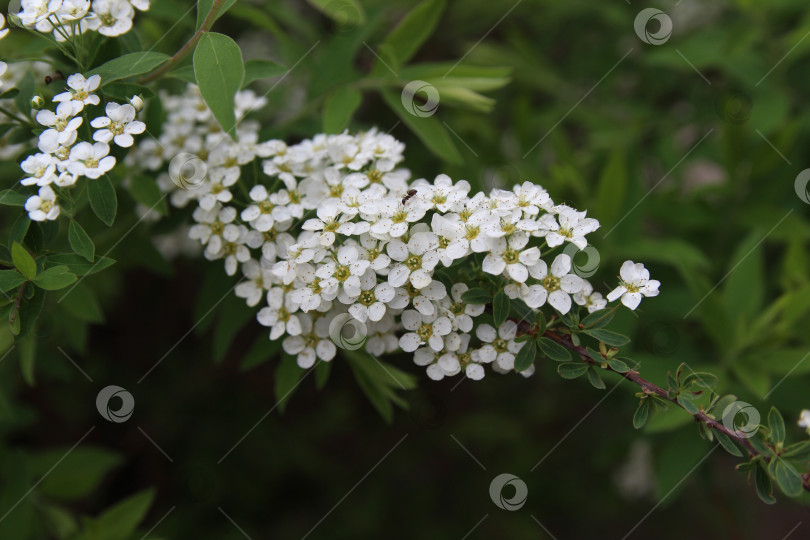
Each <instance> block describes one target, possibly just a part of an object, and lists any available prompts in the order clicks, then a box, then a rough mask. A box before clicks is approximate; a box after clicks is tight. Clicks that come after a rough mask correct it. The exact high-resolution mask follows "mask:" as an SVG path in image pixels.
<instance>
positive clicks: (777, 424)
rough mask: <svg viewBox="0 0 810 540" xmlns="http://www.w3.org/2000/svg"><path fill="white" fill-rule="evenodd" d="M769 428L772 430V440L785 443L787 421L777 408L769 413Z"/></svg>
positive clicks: (772, 408) (773, 408)
mask: <svg viewBox="0 0 810 540" xmlns="http://www.w3.org/2000/svg"><path fill="white" fill-rule="evenodd" d="M768 427H769V428H770V430H771V439H773V441H774V442H777V443H784V442H785V420H784V419H783V418H782V415H781V414H780V413H779V411H778V410H777V409H776V407H771V410H770V411H768Z"/></svg>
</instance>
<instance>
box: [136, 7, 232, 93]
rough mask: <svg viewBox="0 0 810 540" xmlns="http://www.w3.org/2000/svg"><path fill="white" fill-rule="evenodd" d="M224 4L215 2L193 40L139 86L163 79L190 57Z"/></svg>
mask: <svg viewBox="0 0 810 540" xmlns="http://www.w3.org/2000/svg"><path fill="white" fill-rule="evenodd" d="M224 3H225V0H214V3H213V4H212V5H211V11H209V12H208V15H207V16H206V17H205V20H204V21H203V23H202V25H201V26H200V28H199V30H197V32H196V33H195V34H194V35H193V36H191V39H189V40H188V41H187V42H186V44H185V45H183V46H182V47H181V48H180V50H179V51H177V52H176V53H175V54H174V56H172V57H171V58H169V59H168V60H167V61H166V62H165V63H163V64H161V65H160V67H158V68H157V69H156V70H154V71H153V72H151V73H148V74H146V75H144V76H143V77H141V78H140V79H138V84H146V83H149V82H152V81H154V80H155V79H158V78H160V77H162V76H163V74H164V73H166V72H168V71H171V70H172V69H174V67H176V66H177V64H179V63H180V62H182V61H183V60H184V59H185V58H186V56H188V55H189V53H191V51H193V50H194V48H195V47H196V46H197V42H198V41H200V38H202V37H203V34H205V33H206V32H208V31H209V30H211V27H212V26H214V21H216V20H217V13H218V12H219V8H221V7H222V4H224Z"/></svg>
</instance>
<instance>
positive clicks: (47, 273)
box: [34, 265, 78, 291]
mask: <svg viewBox="0 0 810 540" xmlns="http://www.w3.org/2000/svg"><path fill="white" fill-rule="evenodd" d="M77 279H78V278H77V277H76V274H73V273H71V272H70V270H69V269H68V267H67V266H64V265H63V266H54V267H51V268H48V269H47V270H43V271H42V272H40V273H39V275H38V276H37V277H36V278H34V283H35V284H36V286H37V287H39V288H40V289H45V290H46V291H57V290H59V289H64V288H65V287H67V286H68V285H71V284H72V283H74V282H75V281H76V280H77Z"/></svg>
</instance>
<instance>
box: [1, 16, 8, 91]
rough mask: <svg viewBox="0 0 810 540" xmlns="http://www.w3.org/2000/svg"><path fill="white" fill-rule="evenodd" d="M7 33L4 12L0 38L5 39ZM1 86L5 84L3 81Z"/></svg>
mask: <svg viewBox="0 0 810 540" xmlns="http://www.w3.org/2000/svg"><path fill="white" fill-rule="evenodd" d="M6 35H8V28H6V17H5V16H4V15H3V14H2V13H0V39H3V38H4V37H6ZM3 71H5V70H3ZM2 74H3V73H1V72H0V75H2ZM0 86H3V83H2V82H0Z"/></svg>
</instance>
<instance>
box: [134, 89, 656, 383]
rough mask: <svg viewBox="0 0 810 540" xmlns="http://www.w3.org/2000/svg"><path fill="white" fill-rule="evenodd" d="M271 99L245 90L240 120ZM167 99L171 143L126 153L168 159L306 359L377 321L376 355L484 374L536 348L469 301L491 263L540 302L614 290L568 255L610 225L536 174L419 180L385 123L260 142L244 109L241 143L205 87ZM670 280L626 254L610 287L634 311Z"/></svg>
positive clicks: (272, 324) (253, 301)
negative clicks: (484, 184)
mask: <svg viewBox="0 0 810 540" xmlns="http://www.w3.org/2000/svg"><path fill="white" fill-rule="evenodd" d="M263 102H264V100H263V99H262V98H257V97H256V96H255V95H254V94H253V93H252V92H250V91H243V92H240V93H239V94H238V95H237V98H236V116H237V118H241V117H242V116H243V115H244V114H245V113H246V112H248V111H249V110H251V109H253V108H256V107H260V106H262V105H263ZM163 107H164V109H165V110H166V111H168V118H167V122H166V124H165V125H164V126H163V129H162V134H161V136H160V138H159V140H157V141H155V140H150V139H144V140H142V141H141V142H140V143H139V144H138V146H137V147H136V149H135V150H134V151H133V152H131V153H130V154H129V156H128V162H127V163H128V164H129V165H131V166H132V167H136V168H137V167H139V166H140V167H145V168H146V169H148V170H152V171H164V172H162V173H160V174H159V175H158V184H159V186H160V187H161V189H162V190H163V191H164V192H171V194H170V200H171V202H172V204H173V205H174V206H178V207H182V206H186V205H187V204H189V203H191V204H193V205H195V208H194V212H193V218H194V221H195V225H193V226H192V228H191V229H190V236H191V237H192V238H193V239H196V240H198V241H199V242H200V243H201V244H202V245H203V246H204V255H205V257H206V258H207V259H209V260H218V259H222V260H223V261H224V266H225V271H226V273H227V274H228V275H235V274H237V273H238V272H240V271H241V274H242V275H243V279H242V281H241V282H240V283H239V284H238V285H237V286H236V288H235V293H236V295H237V296H239V297H242V298H244V299H245V301H246V302H247V304H248V305H250V306H257V305H259V304H262V307H261V309H260V310H259V312H258V316H257V318H258V321H259V323H261V324H262V325H264V326H267V327H269V328H270V339H271V340H278V339H282V338H283V347H284V349H285V351H286V352H287V353H289V354H292V355H296V356H297V359H298V364H299V365H300V366H301V367H302V368H310V367H311V366H313V365H314V364H315V362H316V361H318V360H321V361H330V360H332V358H333V357H334V356H335V354H336V347H335V343H334V342H335V341H337V342H340V341H341V338H340V336H339V335H338V336H335V334H334V332H332V335H331V338H330V327H331V326H333V321H335V320H336V318H337V317H341V319H338V320H339V321H343V320H346V318H347V317H350V318H352V319H354V320H356V321H359V322H360V323H363V324H364V325H365V327H366V329H367V335H368V339H367V341H366V342H365V348H366V350H367V351H368V352H369V353H370V354H372V355H376V356H379V355H383V354H387V353H393V352H395V351H400V350H401V351H405V352H408V353H413V357H414V360H415V362H416V363H417V364H419V365H421V366H425V367H426V369H427V373H428V375H429V376H430V377H431V378H432V379H436V380H438V379H442V378H443V377H445V376H452V375H456V374H458V373H460V372H464V373H465V374H466V376H467V377H469V378H472V379H481V378H482V377H483V376H484V366H485V365H486V364H491V365H492V366H493V369H494V370H495V371H497V372H501V373H505V372H509V371H512V370H514V363H515V355H516V354H517V352H518V351H519V350H520V348H521V347H522V346H523V345H524V343H523V342H518V341H516V340H515V338H516V336H517V332H518V324H517V323H516V322H514V321H511V320H507V321H506V322H504V323H503V324H501V325H500V326H499V327H498V328H493V327H492V326H491V325H489V324H486V323H483V322H481V319H479V317H481V315H482V314H483V313H484V311H485V306H483V305H472V304H468V303H466V302H465V301H464V300H463V298H462V295H463V293H464V292H465V291H467V290H468V286H467V285H466V284H465V282H475V281H478V280H479V278H480V277H481V276H483V274H482V272H483V273H486V274H490V275H491V276H492V277H493V278H494V279H495V280H496V281H499V282H500V283H501V284H502V285H503V288H504V290H505V292H506V294H507V295H508V296H509V297H510V298H520V299H522V300H523V301H524V302H525V303H526V304H527V305H528V306H529V307H531V308H534V309H539V308H541V307H543V306H545V305H546V304H548V305H549V306H550V307H551V308H553V309H554V310H556V311H558V312H559V313H562V314H565V313H568V312H569V310H570V309H571V307H572V304H577V305H580V306H584V307H585V308H586V309H587V310H588V311H589V312H594V311H598V310H600V309H602V308H604V307H605V306H606V304H607V302H608V299H605V298H603V297H602V295H601V294H600V293H598V292H594V289H593V286H592V285H591V284H590V283H588V281H586V280H585V279H582V278H581V277H579V276H577V275H576V274H574V273H572V271H571V270H572V267H571V259H570V257H569V256H568V255H566V254H563V253H556V254H555V253H554V252H555V251H556V248H560V247H561V246H563V245H564V244H566V243H572V244H574V245H576V246H578V247H580V248H584V247H585V246H586V245H587V243H588V241H587V235H588V234H589V233H592V232H593V231H595V230H596V229H597V228H598V227H599V222H598V221H596V220H595V219H592V218H588V217H586V214H585V212H580V211H577V210H575V209H573V208H571V207H569V206H566V205H563V204H555V203H554V202H553V201H552V200H551V198H550V197H549V194H548V193H547V192H546V190H544V189H543V188H542V187H540V186H538V185H535V184H533V183H531V182H525V183H523V184H522V185H516V186H514V187H513V189H511V190H502V189H495V190H493V191H492V192H491V193H489V195H486V194H484V193H477V194H473V195H471V194H470V185H469V183H468V182H466V181H464V180H460V181H457V182H454V181H453V180H451V179H450V178H449V177H448V176H446V175H439V176H438V177H436V178H435V179H434V180H432V181H429V180H426V179H418V180H413V181H411V180H410V173H409V172H408V171H407V170H405V169H402V168H398V165H399V164H400V163H401V162H402V160H403V155H402V154H403V150H404V145H403V144H402V143H401V142H399V141H397V140H396V139H394V138H393V137H391V136H390V135H386V134H383V133H380V132H378V131H377V130H375V129H372V130H370V131H367V132H364V133H359V134H357V135H350V134H347V133H343V134H339V135H317V136H315V137H313V138H312V139H307V140H304V141H302V142H300V143H298V144H295V145H289V146H288V145H287V144H285V142H283V141H279V140H269V141H263V142H260V140H259V135H258V132H259V126H258V124H256V123H254V122H242V123H241V124H240V125H239V127H238V128H237V132H236V136H235V140H234V139H231V138H230V137H228V136H226V135H224V134H223V133H222V132H221V130H220V129H219V127H218V125H217V123H216V121H215V120H214V118H213V116H212V115H211V113H210V111H209V109H208V108H207V107H206V105H205V103H204V102H203V100H202V98H201V97H200V94H199V91H198V89H197V88H196V87H195V86H193V85H189V86H188V89H187V90H186V92H185V93H184V94H183V95H181V96H168V95H166V96H163ZM257 159H258V160H260V165H259V163H255V164H254V165H252V166H251V167H245V169H244V170H246V171H250V174H249V176H247V175H246V176H247V177H245V178H243V177H242V175H243V169H242V167H244V166H246V165H249V164H251V163H253V162H254V161H255V160H257ZM167 165H168V170H169V171H170V172H165V171H166V170H167ZM259 169H260V170H261V173H258V171H259ZM257 173H258V174H257ZM178 186H179V187H178ZM235 199H236V200H235ZM476 254H477V255H478V256H477V257H476V256H475V255H476ZM476 261H480V266H477V267H476V266H475V264H476ZM442 269H446V271H445V272H444V276H445V277H443V279H438V278H439V277H440V276H439V274H438V273H437V272H438V271H439V270H442ZM448 276H452V277H448ZM658 287H659V282H658V281H654V280H650V279H649V273H648V272H647V271H646V270H645V269H644V267H643V265H641V264H634V263H633V262H632V261H628V262H626V263H625V264H624V265H623V266H622V270H621V282H620V284H619V287H617V288H616V289H615V290H614V291H613V292H612V293H611V294H610V295H609V300H611V301H612V300H615V299H617V298H619V297H621V298H622V302H623V303H624V304H625V305H626V306H628V307H630V308H631V309H635V308H636V307H637V306H638V303H639V301H640V298H641V296H655V295H657V294H658ZM347 314H348V315H347ZM531 371H532V370H531V369H530V370H527V371H524V372H522V373H523V374H524V375H527V376H528V375H531Z"/></svg>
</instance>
